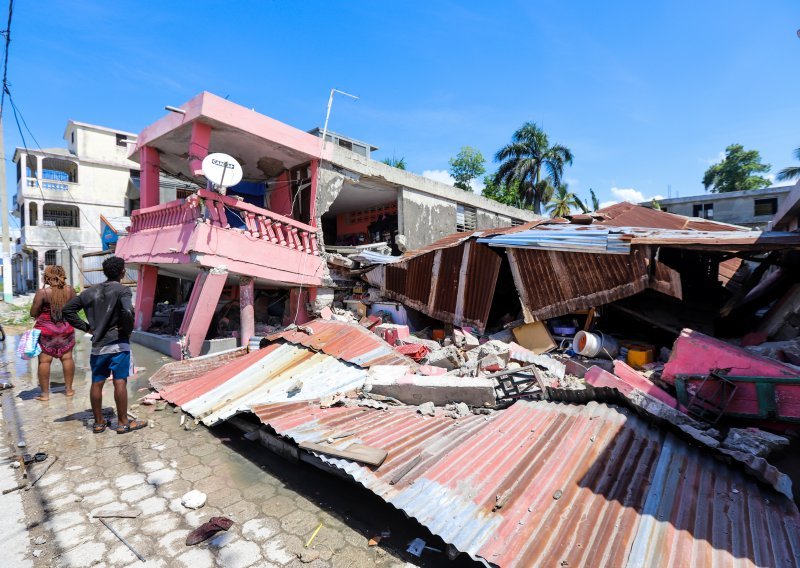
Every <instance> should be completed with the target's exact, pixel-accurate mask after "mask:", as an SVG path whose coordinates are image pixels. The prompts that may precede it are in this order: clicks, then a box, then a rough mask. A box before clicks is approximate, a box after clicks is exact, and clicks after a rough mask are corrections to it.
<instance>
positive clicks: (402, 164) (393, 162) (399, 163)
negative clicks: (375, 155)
mask: <svg viewBox="0 0 800 568" xmlns="http://www.w3.org/2000/svg"><path fill="white" fill-rule="evenodd" d="M383 163H384V164H386V165H387V166H392V167H393V168H397V169H398V170H404V169H406V159H405V158H396V157H394V156H392V157H391V158H384V159H383Z"/></svg>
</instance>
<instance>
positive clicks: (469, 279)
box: [378, 232, 502, 331]
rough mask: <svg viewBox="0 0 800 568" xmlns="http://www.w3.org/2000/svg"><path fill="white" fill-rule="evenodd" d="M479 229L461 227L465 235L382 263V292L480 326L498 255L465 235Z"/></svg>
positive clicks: (425, 310)
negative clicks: (388, 262) (394, 260)
mask: <svg viewBox="0 0 800 568" xmlns="http://www.w3.org/2000/svg"><path fill="white" fill-rule="evenodd" d="M479 234H480V233H479V232H475V233H460V234H459V236H461V235H467V237H466V238H461V239H454V240H453V241H452V242H451V241H448V243H450V244H448V246H444V247H440V248H436V249H432V250H429V251H427V252H425V253H421V254H418V255H414V256H411V257H409V258H404V259H403V260H401V261H400V262H396V263H394V264H390V265H386V266H385V267H383V270H385V274H386V277H385V279H384V282H385V284H384V287H383V288H382V290H381V292H382V293H383V294H384V295H385V296H386V297H389V298H392V299H394V300H398V301H401V302H403V303H404V304H406V305H408V306H410V307H412V308H414V309H416V310H419V311H421V312H422V313H424V314H427V315H429V316H431V317H434V318H436V319H440V320H442V321H445V322H448V323H452V324H454V325H460V326H474V327H477V328H478V329H479V330H480V331H483V329H485V327H486V320H487V319H488V317H489V310H490V308H491V305H492V299H493V298H494V289H495V286H496V285H497V276H498V274H499V272H500V264H501V263H502V258H501V257H500V255H499V254H498V253H497V252H495V251H492V250H491V249H490V248H489V247H487V246H486V245H481V244H478V243H476V242H474V240H469V239H470V238H471V237H472V236H475V235H479ZM440 242H441V241H440ZM465 259H466V264H465V263H464V262H465ZM380 269H381V268H379V269H378V270H380Z"/></svg>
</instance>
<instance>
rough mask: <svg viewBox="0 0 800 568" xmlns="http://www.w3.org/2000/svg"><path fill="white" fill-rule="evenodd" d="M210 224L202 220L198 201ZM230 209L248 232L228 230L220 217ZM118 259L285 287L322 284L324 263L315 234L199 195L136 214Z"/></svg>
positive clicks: (250, 209) (213, 196) (303, 226)
mask: <svg viewBox="0 0 800 568" xmlns="http://www.w3.org/2000/svg"><path fill="white" fill-rule="evenodd" d="M200 198H202V199H204V200H205V201H206V205H207V206H208V210H209V212H210V215H209V216H210V219H205V222H204V223H199V224H198V223H197V220H198V219H202V218H203V216H202V212H201V210H200V207H199V199H200ZM223 205H224V206H225V207H230V208H233V209H235V210H237V211H238V212H239V214H240V215H242V216H243V217H244V218H245V219H246V221H247V225H248V229H247V230H239V229H230V228H226V226H225V225H227V223H226V222H225V217H224V215H222V214H221V213H220V209H222V210H223V212H224V207H223ZM117 254H119V255H120V256H121V257H122V258H124V259H125V260H126V261H127V262H133V263H140V264H193V265H194V266H196V267H198V268H199V267H201V266H204V267H217V266H222V265H225V266H227V267H228V270H229V271H230V272H232V273H236V274H242V275H246V276H251V277H254V278H259V279H262V280H268V281H271V282H274V283H284V284H287V285H300V284H302V285H307V286H319V285H321V284H322V275H323V270H324V264H323V260H322V259H321V257H320V256H319V249H318V245H317V241H316V229H314V228H313V227H311V226H309V225H306V224H305V223H300V222H298V221H294V220H293V219H289V218H288V217H284V216H281V215H277V214H275V213H273V212H272V211H269V210H267V209H262V208H260V207H256V206H254V205H250V204H247V203H242V202H239V201H238V200H236V199H233V198H230V197H223V196H220V195H218V194H215V193H212V192H207V191H205V190H201V191H200V192H199V197H197V196H195V197H193V198H189V199H186V200H176V201H172V202H170V203H165V204H163V205H158V206H155V207H151V208H148V209H143V210H139V211H137V212H134V214H133V215H132V217H131V229H130V233H129V235H128V236H127V237H125V238H123V239H121V240H120V242H119V244H118V245H117Z"/></svg>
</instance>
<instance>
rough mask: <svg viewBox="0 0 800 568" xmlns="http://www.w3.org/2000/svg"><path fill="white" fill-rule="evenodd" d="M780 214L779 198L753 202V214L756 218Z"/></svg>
mask: <svg viewBox="0 0 800 568" xmlns="http://www.w3.org/2000/svg"><path fill="white" fill-rule="evenodd" d="M777 212H778V198H777V197H770V198H769V199H756V200H755V201H754V202H753V214H754V215H755V216H756V217H759V216H762V215H775V213H777Z"/></svg>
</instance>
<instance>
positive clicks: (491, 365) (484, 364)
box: [478, 353, 508, 373]
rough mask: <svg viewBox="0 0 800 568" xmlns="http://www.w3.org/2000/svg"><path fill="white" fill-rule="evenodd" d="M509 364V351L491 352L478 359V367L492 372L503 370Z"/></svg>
mask: <svg viewBox="0 0 800 568" xmlns="http://www.w3.org/2000/svg"><path fill="white" fill-rule="evenodd" d="M507 364H508V353H503V354H500V353H489V354H488V355H486V356H485V357H483V358H482V359H481V360H480V361H478V367H479V368H480V369H481V371H489V372H490V373H494V372H497V371H502V370H503V369H505V368H506V365H507Z"/></svg>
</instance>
